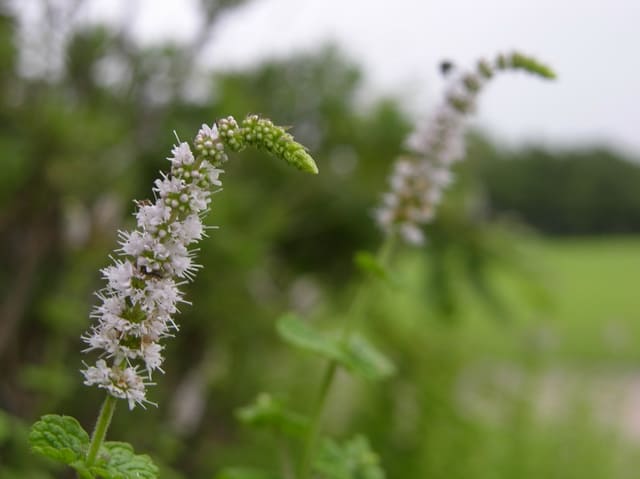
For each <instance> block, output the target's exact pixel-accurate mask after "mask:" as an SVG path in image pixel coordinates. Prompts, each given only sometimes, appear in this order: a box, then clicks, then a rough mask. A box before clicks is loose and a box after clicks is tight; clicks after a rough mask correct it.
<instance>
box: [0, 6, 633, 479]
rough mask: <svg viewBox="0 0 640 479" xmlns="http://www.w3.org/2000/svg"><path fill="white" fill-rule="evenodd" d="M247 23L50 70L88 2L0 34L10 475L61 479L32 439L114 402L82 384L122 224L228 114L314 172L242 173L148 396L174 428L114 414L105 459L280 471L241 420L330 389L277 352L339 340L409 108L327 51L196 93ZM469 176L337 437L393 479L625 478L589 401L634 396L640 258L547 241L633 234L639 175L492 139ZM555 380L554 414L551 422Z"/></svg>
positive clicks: (403, 267)
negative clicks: (87, 334)
mask: <svg viewBox="0 0 640 479" xmlns="http://www.w3.org/2000/svg"><path fill="white" fill-rule="evenodd" d="M237 5H238V2H230V1H224V2H203V3H202V15H203V18H205V19H206V21H205V22H204V23H205V24H204V26H203V27H202V32H200V34H199V35H197V39H196V41H195V42H194V44H192V45H156V46H153V47H141V46H139V45H137V44H136V43H135V42H133V41H132V39H131V37H130V36H129V35H128V33H127V31H126V30H115V29H109V28H106V27H101V26H80V27H78V26H75V27H73V26H72V25H68V27H69V33H68V36H67V37H65V38H66V41H63V42H62V43H61V45H62V47H63V48H62V51H61V52H57V54H55V55H54V53H55V51H54V52H53V53H51V52H46V51H45V52H42V51H39V50H38V48H37V46H38V42H37V41H34V42H30V41H29V40H38V41H42V39H46V38H48V35H52V34H53V32H54V31H56V28H59V27H60V25H59V24H56V21H59V19H60V18H67V17H65V15H64V14H65V13H69V12H66V10H65V9H72V8H73V3H72V2H70V3H64V2H63V3H61V4H60V6H59V7H56V8H60V10H61V11H60V12H58V13H60V15H52V16H51V17H50V19H49V20H48V21H46V22H44V23H43V24H42V25H40V26H39V30H38V32H28V33H29V34H28V35H27V40H25V39H24V38H23V39H22V40H19V38H21V37H19V36H18V35H17V31H18V30H17V29H18V20H17V19H18V17H17V15H15V14H14V13H11V11H10V10H9V9H8V8H7V9H5V13H4V14H3V15H2V16H0V92H1V97H0V152H2V153H1V159H0V168H1V170H2V174H0V242H1V243H0V290H1V291H2V293H1V295H0V300H1V302H0V318H1V320H0V321H1V322H0V477H3V478H5V477H6V478H14V477H15V478H18V477H20V478H49V477H68V476H66V475H65V474H66V473H65V472H64V471H62V470H59V469H56V467H55V466H54V465H52V464H48V463H44V462H40V460H38V459H37V458H35V457H34V456H32V455H31V454H30V453H29V452H28V450H27V446H26V431H27V427H28V425H29V424H30V423H32V422H33V421H34V420H35V419H36V418H38V417H39V416H41V415H42V414H46V413H51V412H56V413H59V414H69V415H74V416H76V417H78V419H79V420H80V422H81V423H82V424H83V425H84V426H85V428H87V429H90V428H91V425H92V422H93V420H94V418H95V415H96V413H97V409H98V407H99V404H100V402H101V399H102V397H101V394H100V393H99V391H94V390H90V389H88V388H86V387H84V386H83V385H82V384H81V376H80V374H79V369H80V367H81V361H82V359H83V355H82V354H81V353H80V350H81V349H82V347H83V346H82V343H81V341H80V335H81V334H82V332H83V331H85V330H86V328H87V327H88V324H89V322H88V321H89V320H88V312H89V310H90V308H91V305H92V304H93V297H92V292H93V291H95V290H96V289H99V288H100V287H101V281H100V278H99V272H98V270H99V268H100V267H103V266H105V265H106V264H107V262H108V259H107V258H108V254H109V252H110V251H111V250H112V249H113V248H114V246H115V243H116V238H117V230H118V228H128V227H130V226H131V225H132V218H131V216H130V213H131V212H132V211H133V203H132V201H131V200H132V199H133V198H138V199H142V198H145V197H148V196H149V195H150V188H151V184H152V180H153V179H154V178H155V177H156V176H157V171H158V170H159V169H163V168H165V163H166V162H164V160H163V158H165V157H166V156H167V155H168V153H169V151H170V147H171V145H172V144H173V142H174V141H175V140H174V138H173V136H172V134H171V132H172V131H173V130H175V131H176V132H177V133H178V135H179V136H180V137H181V138H188V137H189V136H190V135H193V134H195V132H196V131H197V129H198V127H199V125H200V123H202V122H203V121H206V122H209V123H210V122H212V121H213V120H214V119H216V118H218V117H220V116H226V115H229V114H233V115H236V116H237V117H242V116H244V115H245V114H246V113H248V112H256V113H260V114H263V115H265V116H268V117H270V118H272V119H273V120H274V121H275V122H277V123H278V124H289V125H294V129H293V133H294V134H295V135H296V138H299V139H300V141H301V142H302V143H304V144H305V145H307V146H309V148H310V149H311V151H312V152H313V155H314V157H315V158H316V160H317V162H318V165H319V167H320V170H321V174H320V175H318V176H317V177H306V176H301V175H299V174H297V173H296V172H291V171H289V170H288V169H286V167H284V166H280V165H277V164H274V162H272V161H268V160H267V159H266V157H264V156H262V155H259V154H253V153H251V154H250V153H247V154H242V155H239V156H236V157H235V158H234V159H233V161H231V162H230V163H229V164H228V168H227V173H226V174H225V177H224V191H223V192H221V193H220V194H218V195H216V196H215V198H214V206H213V211H212V214H211V217H210V221H211V222H213V223H215V224H218V225H220V226H221V228H220V229H219V230H215V231H213V232H212V233H211V238H210V239H209V240H207V241H205V242H204V243H203V244H202V251H201V254H200V256H199V262H200V263H201V264H203V265H205V267H204V269H203V270H202V271H201V272H200V274H199V275H198V278H197V280H196V282H195V283H193V284H191V285H189V287H188V292H187V296H188V299H189V300H190V301H192V302H193V304H194V306H193V307H185V308H184V311H183V312H182V314H181V315H180V318H179V322H180V325H181V331H180V334H179V335H178V336H177V338H175V340H173V341H170V342H168V345H167V356H168V359H167V362H166V375H164V376H162V377H161V378H160V379H159V381H158V385H157V386H156V387H154V388H152V392H151V399H152V400H154V401H157V402H159V403H160V407H159V408H157V409H155V408H151V409H149V410H146V411H144V410H139V409H136V410H135V411H133V412H129V411H127V410H126V408H121V409H120V410H119V411H118V412H117V414H116V417H115V421H114V425H113V427H112V429H111V431H110V434H109V437H110V438H111V439H113V440H127V441H130V442H132V443H133V444H134V445H135V447H136V451H140V452H146V453H149V454H150V455H151V456H152V457H153V458H154V460H155V461H156V462H158V463H159V465H160V467H161V470H162V473H161V477H167V478H181V477H185V478H186V477H189V478H200V477H202V478H212V477H214V476H215V474H216V472H217V471H218V470H220V468H222V467H224V466H231V465H239V466H264V467H265V468H267V469H270V470H274V471H275V470H278V468H279V467H280V466H279V462H280V460H279V459H278V457H279V455H280V452H279V451H278V446H276V445H275V444H274V443H273V442H272V441H271V440H270V438H269V437H268V436H266V435H263V434H260V433H255V432H253V431H250V430H248V429H247V428H244V427H242V426H241V425H240V424H239V423H238V422H237V421H236V419H235V416H234V410H236V409H237V408H238V407H239V406H240V405H244V404H247V403H249V402H250V401H251V400H252V399H253V398H254V397H255V396H256V395H257V394H258V393H260V392H261V391H268V392H271V393H273V394H275V395H276V396H278V397H280V398H282V399H286V400H288V401H289V402H290V403H291V404H292V405H293V406H294V408H296V409H297V410H299V411H301V412H303V413H304V412H308V404H310V403H311V401H312V398H313V397H314V395H315V394H316V388H317V385H318V383H319V380H320V376H321V373H322V370H321V369H322V368H321V366H322V365H321V364H318V363H317V361H315V360H313V359H311V358H307V357H305V356H302V355H299V354H298V353H297V352H295V351H293V350H291V349H290V348H288V347H286V346H285V345H283V344H282V343H281V342H280V341H279V339H278V337H277V334H276V332H275V325H274V321H275V319H276V318H277V317H278V316H279V315H280V314H281V313H282V312H284V311H287V310H293V311H296V312H298V313H300V314H304V315H307V316H309V317H310V318H311V319H312V320H314V321H317V322H318V324H326V325H329V326H331V325H336V324H339V322H340V319H341V318H340V314H341V311H344V310H345V304H346V303H347V302H348V301H349V299H350V296H351V293H352V289H353V285H354V281H355V280H357V275H358V273H357V271H356V268H355V267H354V266H353V262H352V257H353V254H354V252H355V251H356V250H361V249H366V250H373V249H375V248H376V247H377V245H378V243H379V241H380V233H379V232H378V231H377V230H376V228H375V226H374V224H373V221H372V215H371V212H372V209H373V207H374V206H375V204H376V202H377V200H378V198H379V196H380V194H381V192H382V191H383V189H384V188H385V187H386V184H385V181H386V179H385V178H386V175H387V173H388V171H389V167H390V163H391V161H392V160H393V158H394V157H395V156H396V155H397V154H398V153H399V152H400V151H402V141H403V139H404V137H405V136H406V134H407V133H408V132H409V130H410V128H411V119H410V118H409V117H408V115H407V114H406V113H405V112H404V111H403V108H402V106H401V104H400V103H399V102H398V101H397V100H396V99H394V98H378V99H375V100H371V101H368V102H363V101H362V100H361V99H360V98H359V95H360V88H361V86H362V73H361V72H360V70H359V69H358V67H357V65H356V64H354V63H353V62H352V61H350V60H348V59H346V58H345V57H344V56H343V55H342V54H341V53H340V51H339V50H338V49H337V48H335V47H325V48H321V49H319V50H318V51H316V52H310V53H307V54H299V55H297V56H294V57H292V58H287V59H284V60H274V61H268V62H265V63H264V64H261V65H256V66H254V67H252V68H250V69H248V70H246V71H232V72H212V71H207V70H203V69H202V68H201V67H199V66H198V63H197V62H196V61H195V60H196V59H197V56H198V53H199V52H198V42H199V40H201V39H202V38H206V36H207V35H208V34H210V32H211V31H214V30H215V28H216V27H217V25H218V23H219V19H220V18H221V16H222V15H223V14H224V13H226V12H228V11H230V10H232V9H233V8H234V7H236V6H237ZM54 13H55V12H54ZM56 19H57V20H56ZM34 45H35V46H34ZM48 53H49V54H51V55H53V56H48V55H47V54H48ZM34 58H36V59H37V60H38V61H35V60H34ZM25 59H31V60H30V62H31V63H29V62H27V64H30V65H33V64H35V65H36V66H37V67H38V68H35V67H31V69H29V68H27V67H25V62H26V60H25ZM56 59H57V60H59V62H60V65H59V66H56V65H57V64H56V61H55V60H56ZM34 62H35V63H34ZM196 92H200V93H199V94H198V95H196ZM429 106H430V105H425V110H426V109H427V108H428V107H429ZM469 158H470V161H469V162H468V164H466V165H465V166H463V167H462V168H461V169H460V170H459V171H457V176H458V181H457V184H456V187H455V188H454V190H453V191H451V192H450V194H449V196H448V197H447V201H446V202H445V204H444V205H443V209H442V212H441V213H442V214H441V216H440V218H439V220H438V221H437V222H436V224H434V225H433V226H432V227H430V229H429V232H428V236H429V243H428V245H427V247H426V248H425V249H424V250H420V251H412V252H410V253H406V254H403V255H401V256H400V257H399V258H398V260H399V261H398V264H397V268H398V271H397V274H398V279H399V281H400V285H401V288H400V289H398V290H391V291H388V290H385V288H384V287H382V286H379V287H377V289H376V290H375V291H374V293H375V294H372V304H371V307H370V308H369V311H368V317H367V321H366V322H365V324H364V329H365V330H366V331H367V333H368V335H369V336H371V337H372V338H374V340H375V342H376V343H377V344H378V345H379V346H380V347H381V348H382V349H383V350H384V351H385V352H387V353H388V354H390V355H391V356H392V357H393V359H394V362H395V364H396V365H397V366H398V373H397V375H396V376H394V378H392V379H389V380H388V381H387V382H385V383H382V384H380V385H371V384H368V383H364V382H363V383H360V382H358V381H352V380H348V379H347V378H346V377H344V378H341V381H339V384H338V387H337V388H336V390H335V391H334V394H333V395H332V398H331V406H330V410H329V413H328V415H327V416H328V417H327V422H328V425H327V429H328V430H330V431H331V432H333V433H335V434H336V435H337V436H338V437H344V438H346V437H350V436H351V435H352V433H353V431H361V432H363V433H365V434H366V435H367V436H368V437H369V439H370V442H371V444H372V445H373V447H374V449H375V450H376V451H378V452H379V454H380V455H381V457H382V464H383V465H384V467H385V469H386V470H387V472H388V476H389V477H391V478H396V477H398V478H399V477H415V478H422V477H425V478H434V479H435V478H445V477H446V478H447V479H452V478H456V477H460V478H466V479H469V478H485V477H487V478H489V477H491V478H513V477H518V478H527V477H540V476H544V477H562V478H571V477H576V478H578V477H580V479H587V478H600V477H607V478H618V477H620V478H624V477H630V476H631V471H633V470H634V469H633V467H636V466H637V459H636V457H637V443H634V442H633V441H629V440H628V439H627V438H626V436H624V435H623V434H621V432H620V428H618V427H612V426H611V424H610V423H609V422H607V421H604V422H603V421H601V420H599V417H598V415H599V411H600V409H602V407H600V406H598V407H596V406H594V404H593V403H594V401H591V400H590V399H589V398H590V397H591V396H590V395H591V392H590V391H593V389H594V387H595V388H596V389H597V384H596V386H594V384H595V383H594V381H600V380H603V381H613V379H612V378H614V379H615V378H619V377H625V374H627V373H628V374H631V372H632V371H633V368H634V367H635V364H636V361H637V359H638V355H637V353H636V351H637V350H638V348H637V346H638V341H637V339H636V338H637V337H638V336H637V335H635V334H634V335H632V334H631V332H633V331H635V329H634V328H636V326H635V324H636V323H637V320H638V311H640V304H638V301H637V299H636V295H635V291H634V289H633V285H634V284H637V280H638V271H640V269H639V268H637V261H636V260H635V258H638V257H640V255H639V253H640V251H638V245H637V241H635V240H624V241H613V240H610V241H608V242H604V243H601V242H597V243H593V242H588V241H587V242H584V243H572V242H559V241H558V242H547V241H541V240H540V239H538V238H537V237H536V235H535V234H534V233H533V230H532V229H531V226H533V227H535V228H537V229H538V230H539V231H541V232H547V233H565V234H567V233H568V234H577V233H580V234H612V233H623V232H624V233H636V232H638V230H639V229H640V224H639V223H638V218H640V214H639V213H640V211H639V208H640V203H639V201H640V195H638V194H637V191H638V185H639V183H640V172H639V171H640V170H639V169H638V167H637V166H636V165H635V164H633V163H630V162H628V161H626V159H625V158H622V157H621V156H620V155H619V154H618V153H615V152H613V151H610V150H602V149H594V150H577V151H553V150H550V149H541V148H537V147H531V148H525V149H519V150H507V149H504V148H501V147H500V146H499V145H495V144H492V143H491V142H489V141H488V140H487V139H486V138H483V137H482V136H481V135H474V136H472V137H471V138H470V146H469ZM527 225H529V226H527ZM563 248H565V249H563ZM559 251H561V252H559ZM571 255H573V256H571ZM594 257H595V258H600V263H598V264H596V266H595V267H593V268H592V269H589V266H588V265H590V264H593V263H590V261H593V259H594ZM571 258H573V262H571ZM634 261H635V263H634ZM634 265H635V266H634ZM558 278H560V279H562V280H563V281H564V283H562V282H561V283H560V285H559V286H558V284H557V281H558ZM563 278H564V279H563ZM589 278H594V281H595V282H594V283H590V282H589ZM581 282H584V283H588V286H584V287H581V286H580V285H581V284H582V283H581ZM614 284H615V286H614ZM614 287H615V288H616V289H615V293H613V292H612V291H614V290H613V288H614ZM585 291H587V292H588V293H587V294H588V295H589V296H588V297H585ZM598 295H599V296H598ZM596 296H598V297H601V298H603V299H602V300H601V301H595V300H594V299H593V298H594V297H596ZM576 305H582V306H584V305H586V306H584V307H582V308H581V307H578V306H576ZM607 328H609V329H611V328H613V329H612V330H613V333H611V334H610V336H615V338H614V339H612V340H609V339H607V338H608V337H609V336H607V334H609V333H608V332H607V331H609V329H607ZM616 328H618V329H616ZM616 331H617V333H616ZM620 331H621V332H620ZM616 334H617V336H616ZM618 336H622V338H623V339H622V343H623V346H620V344H622V343H620V344H619V341H620V339H619V338H618ZM616 338H618V339H616ZM616 341H618V343H616ZM603 368H604V369H606V371H605V373H604V374H603V373H602V370H603ZM562 373H564V374H565V376H561V377H563V378H565V380H564V381H562V380H561V381H560V382H561V383H563V386H562V388H559V390H558V391H559V392H556V394H557V397H556V396H553V397H554V398H555V399H556V401H557V403H558V404H555V405H554V406H553V407H552V408H551V412H550V413H549V412H548V411H544V410H543V411H542V412H541V410H540V408H541V406H540V403H541V402H542V397H543V395H544V394H547V393H548V389H549V388H551V389H552V390H556V389H557V388H556V389H554V388H555V386H554V385H553V384H555V383H552V385H551V386H549V385H548V382H549V381H552V379H553V378H554V377H555V376H554V374H562ZM549 378H551V379H549ZM567 378H568V379H567ZM594 378H597V379H594ZM601 378H605V379H601ZM613 382H614V383H615V381H613ZM606 384H610V383H609V382H606ZM615 384H617V383H615ZM612 387H613V386H612ZM616 387H617V386H616ZM616 397H617V396H615V395H613V396H612V397H608V396H607V397H605V399H604V401H605V403H606V406H605V407H604V409H605V410H616V409H617V407H618V406H617V405H616V404H617V403H616V402H615V401H616ZM554 408H559V409H558V410H559V412H558V411H557V410H556V409H554ZM294 452H296V451H295V447H294Z"/></svg>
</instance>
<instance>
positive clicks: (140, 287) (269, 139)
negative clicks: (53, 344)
mask: <svg viewBox="0 0 640 479" xmlns="http://www.w3.org/2000/svg"><path fill="white" fill-rule="evenodd" d="M178 142H179V143H178V145H176V146H175V147H174V148H173V150H172V154H171V156H170V157H169V158H168V160H169V162H170V163H171V168H170V171H169V173H168V174H162V176H161V178H159V179H157V180H156V181H155V183H154V188H153V193H154V201H149V200H144V201H139V202H137V211H136V213H135V216H136V220H137V227H136V229H135V230H134V231H130V232H128V231H122V232H120V248H119V249H117V250H116V251H115V253H114V257H112V260H113V264H112V265H111V266H108V267H106V268H104V269H103V270H102V275H103V278H104V279H105V281H106V283H107V284H106V286H105V288H103V289H102V290H100V291H98V292H97V293H96V295H97V297H98V299H99V304H98V305H97V306H96V307H95V308H94V310H93V312H92V314H91V316H92V317H93V319H94V320H95V323H94V324H93V326H92V327H91V328H90V330H89V331H88V332H87V333H86V334H85V335H84V336H83V338H82V339H83V341H84V342H85V343H86V344H87V346H88V347H87V348H86V349H85V352H87V353H89V352H93V351H98V352H99V355H98V359H97V360H96V362H95V363H94V364H93V365H88V364H85V368H84V369H83V370H82V374H83V376H84V384H86V385H87V386H96V387H98V388H101V389H104V390H105V392H106V398H105V400H104V403H103V405H102V408H101V410H100V413H99V415H98V419H97V421H96V425H95V429H94V431H93V434H92V435H91V437H89V434H88V433H87V432H86V431H85V430H84V429H83V428H82V427H81V425H80V424H79V423H78V421H77V420H76V419H74V418H73V417H69V416H58V415H46V416H43V417H42V418H41V419H40V420H39V421H38V422H36V423H35V424H34V425H33V427H32V429H31V433H30V436H29V440H30V443H31V447H32V449H33V451H34V452H36V453H39V454H41V455H44V456H46V457H49V458H51V459H54V460H56V461H59V462H62V463H64V464H67V465H69V466H71V467H72V468H74V469H75V470H76V471H77V473H78V475H79V476H80V477H82V478H87V479H89V478H96V477H101V478H107V479H109V478H110V479H116V478H118V479H121V478H125V479H128V478H141V479H151V478H155V477H157V475H158V469H157V467H156V466H155V465H154V464H153V462H152V461H151V459H150V458H149V457H148V456H146V455H137V454H135V453H134V451H133V448H132V447H131V446H130V445H129V444H127V443H124V442H111V441H105V438H106V435H107V431H108V429H109V424H110V422H111V419H112V417H113V414H114V411H115V407H116V403H117V402H118V399H122V400H125V401H126V402H127V404H128V407H129V409H133V408H134V407H136V406H142V407H144V406H145V405H147V404H153V405H155V403H153V402H152V401H150V400H149V399H148V398H147V389H148V387H149V386H152V385H153V384H154V382H153V374H154V373H156V372H157V371H159V372H163V371H162V367H161V366H162V363H163V360H164V357H163V355H162V351H163V349H164V345H163V344H162V342H163V341H164V340H165V339H168V338H170V337H172V336H173V335H174V334H175V333H176V332H177V331H178V329H179V327H178V325H177V323H176V322H175V320H174V317H175V315H176V313H178V305H179V304H180V303H186V302H187V301H186V300H185V299H184V295H183V293H182V291H181V290H180V286H182V285H183V284H185V283H186V282H188V281H192V280H193V279H194V277H195V274H196V272H197V271H198V269H199V268H201V265H198V264H196V263H195V262H194V260H195V253H196V251H197V250H195V249H193V245H194V244H195V243H197V242H198V241H200V240H202V239H203V238H204V237H205V236H206V230H207V227H206V226H205V225H204V224H203V219H204V217H205V215H206V213H207V212H208V211H209V209H210V204H211V196H212V194H213V193H214V192H215V191H216V189H219V188H220V187H221V185H222V182H221V179H220V175H221V174H222V173H223V170H222V169H221V166H222V165H223V164H224V163H225V162H226V161H227V160H228V156H227V153H226V149H229V150H231V151H233V152H239V151H242V150H243V149H244V148H246V147H248V146H252V147H254V148H257V149H259V150H263V151H265V152H267V153H269V154H270V155H271V156H273V157H275V158H277V159H282V160H284V161H285V162H287V163H288V164H290V165H292V166H294V167H296V168H298V169H300V170H302V171H305V172H308V173H313V174H316V173H318V169H317V167H316V164H315V162H314V160H313V158H312V157H311V156H310V155H309V154H308V153H307V151H306V149H305V148H304V147H303V146H302V145H301V144H300V143H297V142H296V141H295V140H294V139H293V137H292V136H291V135H290V134H289V133H287V132H286V131H285V129H284V128H281V127H278V126H275V125H274V124H273V123H272V122H271V121H270V120H267V119H264V118H260V117H258V116H256V115H250V116H248V117H247V118H246V119H245V120H244V121H243V122H242V123H241V124H238V123H237V122H236V120H235V119H234V118H233V117H228V118H225V119H222V120H219V121H218V122H217V123H216V124H214V125H212V126H211V127H210V126H208V125H203V126H202V128H201V129H200V131H199V132H198V134H197V135H196V137H195V140H194V142H193V149H192V148H191V146H190V145H189V144H188V143H186V142H180V141H179V140H178Z"/></svg>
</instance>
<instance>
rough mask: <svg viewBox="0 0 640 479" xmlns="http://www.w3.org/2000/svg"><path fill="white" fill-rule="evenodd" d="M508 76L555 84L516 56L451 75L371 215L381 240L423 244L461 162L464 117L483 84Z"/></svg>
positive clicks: (538, 66) (548, 73) (543, 70)
mask: <svg viewBox="0 0 640 479" xmlns="http://www.w3.org/2000/svg"><path fill="white" fill-rule="evenodd" d="M449 70H450V68H447V71H449ZM509 70H522V71H524V72H526V73H529V74H532V75H535V76H538V77H541V78H544V79H552V78H555V74H554V73H553V71H552V70H551V69H550V68H549V67H547V66H545V65H544V64H542V63H540V62H538V61H537V60H536V59H534V58H532V57H529V56H526V55H523V54H521V53H517V52H516V53H510V54H507V55H504V54H500V55H498V56H497V57H496V58H495V60H494V61H492V62H489V61H486V60H480V61H479V62H478V63H477V64H476V68H475V69H474V70H472V71H469V72H458V71H455V70H454V71H453V72H452V73H451V79H450V82H449V85H448V87H447V91H446V94H445V99H444V102H443V103H442V104H441V105H440V106H439V107H438V109H437V110H436V112H435V114H434V115H433V117H431V118H430V120H429V121H428V122H426V123H424V124H420V125H418V126H417V127H416V128H415V130H414V131H413V132H412V133H411V135H409V137H408V138H407V142H406V146H407V148H408V149H409V153H408V154H405V155H402V156H401V157H399V158H398V159H396V161H395V163H394V165H393V171H392V173H391V175H390V178H389V184H390V187H391V188H390V191H389V192H388V193H385V195H384V196H383V199H382V205H380V206H379V207H378V209H377V210H376V212H375V217H376V221H377V223H378V226H379V227H380V228H381V229H382V230H383V231H384V232H385V233H386V234H393V233H395V232H397V233H399V234H400V236H401V237H402V238H403V239H404V240H405V241H406V242H407V243H410V244H415V245H419V244H422V243H423V242H424V233H423V231H422V226H423V225H425V224H427V223H429V222H431V221H432V220H433V219H434V218H435V215H436V211H437V206H438V204H439V203H440V201H441V199H442V195H443V192H444V190H445V188H446V187H447V186H449V185H450V184H451V183H452V182H453V174H452V172H451V168H452V165H453V164H454V163H456V162H458V161H460V160H462V159H463V158H464V156H465V145H464V134H465V120H466V117H467V116H468V115H470V114H471V113H473V112H474V111H475V107H476V101H477V98H478V96H479V94H480V92H481V91H482V89H483V88H484V86H485V85H486V84H487V83H488V82H489V80H491V79H492V78H493V77H494V75H495V74H496V73H498V72H502V71H509Z"/></svg>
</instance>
